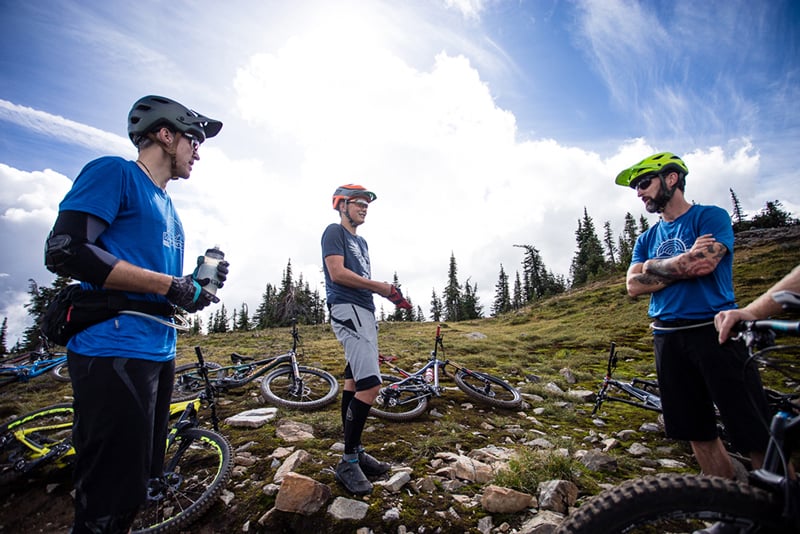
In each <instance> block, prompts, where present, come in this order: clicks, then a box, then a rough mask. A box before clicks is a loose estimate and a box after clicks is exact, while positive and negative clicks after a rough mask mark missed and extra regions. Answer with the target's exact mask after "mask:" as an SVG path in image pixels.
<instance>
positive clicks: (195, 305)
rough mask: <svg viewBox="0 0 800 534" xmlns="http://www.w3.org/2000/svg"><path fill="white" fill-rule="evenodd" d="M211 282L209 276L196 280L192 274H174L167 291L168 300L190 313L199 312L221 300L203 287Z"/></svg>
mask: <svg viewBox="0 0 800 534" xmlns="http://www.w3.org/2000/svg"><path fill="white" fill-rule="evenodd" d="M209 282H210V280H209V279H208V278H204V279H203V280H195V279H194V275H191V274H187V275H186V276H181V277H177V276H174V277H172V284H170V286H169V291H167V300H168V301H170V302H171V303H173V304H174V305H176V306H180V307H181V308H183V309H184V310H186V311H187V312H189V313H195V312H198V311H200V310H202V309H203V308H205V307H206V306H208V305H209V304H211V303H212V302H214V303H216V302H219V298H218V297H217V296H216V295H214V294H213V293H209V292H208V291H206V290H205V289H203V287H202V286H205V285H208V283H209Z"/></svg>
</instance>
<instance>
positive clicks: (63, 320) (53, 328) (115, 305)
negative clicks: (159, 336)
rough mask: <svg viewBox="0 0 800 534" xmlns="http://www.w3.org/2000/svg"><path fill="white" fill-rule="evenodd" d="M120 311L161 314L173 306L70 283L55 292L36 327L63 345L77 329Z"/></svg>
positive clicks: (170, 311)
mask: <svg viewBox="0 0 800 534" xmlns="http://www.w3.org/2000/svg"><path fill="white" fill-rule="evenodd" d="M122 311H135V312H139V313H146V314H148V315H160V316H163V317H171V316H173V315H175V307H174V306H173V305H172V304H168V303H166V302H150V301H144V300H133V299H130V298H128V296H127V295H125V294H124V293H122V292H121V291H106V290H101V289H83V288H81V285H80V284H70V285H68V286H66V287H64V288H63V289H61V290H60V291H59V292H58V293H56V295H55V296H54V297H53V299H52V300H51V301H50V303H49V304H48V305H47V309H46V310H45V312H44V314H43V315H42V319H41V321H40V324H39V327H40V328H41V330H42V333H43V334H44V335H45V337H47V339H48V340H50V341H51V342H53V343H55V344H57V345H61V346H62V347H64V346H66V345H67V341H69V340H70V338H71V337H72V336H74V335H75V334H77V333H78V332H81V331H83V330H85V329H87V328H89V327H90V326H92V325H94V324H97V323H101V322H103V321H107V320H108V319H113V318H114V317H116V316H117V315H119V314H120V312H122Z"/></svg>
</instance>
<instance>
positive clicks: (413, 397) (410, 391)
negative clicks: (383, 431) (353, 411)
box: [369, 374, 428, 421]
mask: <svg viewBox="0 0 800 534" xmlns="http://www.w3.org/2000/svg"><path fill="white" fill-rule="evenodd" d="M381 379H382V380H383V386H382V387H381V390H380V392H379V393H378V396H377V398H376V399H375V402H373V403H372V408H370V411H369V413H370V414H371V415H375V416H377V417H380V418H382V419H388V420H389V421H411V420H412V419H415V418H417V417H419V416H420V415H422V414H423V413H425V408H427V407H428V396H427V395H424V394H422V393H421V392H420V391H419V387H418V386H413V387H411V385H410V386H408V387H406V386H399V387H398V389H397V390H396V392H392V391H390V390H388V389H387V388H388V387H389V385H390V384H393V383H395V382H399V381H400V380H402V379H401V378H398V377H396V376H392V375H384V374H382V375H381ZM395 393H396V395H395ZM392 399H393V400H397V401H398V404H396V405H394V406H392V405H390V404H389V401H390V400H392Z"/></svg>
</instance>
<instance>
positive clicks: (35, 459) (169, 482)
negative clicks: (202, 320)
mask: <svg viewBox="0 0 800 534" xmlns="http://www.w3.org/2000/svg"><path fill="white" fill-rule="evenodd" d="M196 352H197V356H198V360H199V369H200V370H201V372H202V370H203V369H205V367H204V365H203V359H202V353H201V352H200V351H199V350H197V351H196ZM204 405H205V406H208V407H210V408H211V413H212V416H211V419H212V425H213V427H214V430H213V431H212V430H207V429H204V428H200V427H199V421H198V417H197V415H198V410H199V409H200V408H201V406H204ZM170 414H171V417H172V418H173V419H174V418H176V417H177V420H175V422H174V423H173V424H172V425H171V427H170V431H169V433H168V435H167V448H166V455H165V461H164V470H163V475H162V476H160V477H158V478H154V479H151V480H150V484H149V485H148V490H147V500H146V502H145V504H144V505H143V506H142V509H141V510H140V512H139V514H138V515H137V516H136V519H135V521H134V524H133V527H132V529H133V530H132V531H133V532H137V533H169V532H176V531H181V530H185V529H186V526H187V525H188V524H189V523H191V522H192V521H194V520H195V519H197V518H198V517H200V516H201V515H202V514H203V513H205V511H206V510H208V508H210V507H211V506H212V505H213V504H214V503H215V502H216V500H217V498H218V496H219V494H220V493H221V492H222V489H223V488H224V486H225V484H226V482H227V481H228V479H229V478H230V476H231V468H232V465H233V458H232V454H231V446H230V444H229V443H228V441H227V439H225V437H223V436H222V435H221V434H219V432H218V431H219V429H218V419H217V416H216V397H215V396H214V394H213V389H212V388H211V386H210V384H209V383H207V384H206V388H205V391H204V392H203V393H202V394H201V395H199V396H197V397H196V398H194V399H192V400H188V401H182V402H173V403H172V405H170ZM73 418H74V412H73V408H72V405H70V404H56V405H53V406H48V407H47V408H43V409H41V410H37V411H35V412H31V413H29V414H26V415H23V416H21V417H18V418H16V419H14V420H13V421H10V422H8V423H6V424H4V425H3V426H2V427H0V490H2V491H3V493H5V492H7V491H11V490H13V489H14V486H13V484H14V482H16V481H18V480H19V479H20V478H21V477H23V476H25V475H27V474H28V473H31V472H33V471H34V470H37V469H43V468H45V467H46V466H50V467H54V468H64V467H67V466H70V465H71V463H72V460H73V459H74V456H75V449H74V448H73V446H72V422H73ZM120 461H121V462H124V461H125V458H124V457H121V458H120Z"/></svg>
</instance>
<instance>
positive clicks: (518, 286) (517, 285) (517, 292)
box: [511, 271, 525, 310]
mask: <svg viewBox="0 0 800 534" xmlns="http://www.w3.org/2000/svg"><path fill="white" fill-rule="evenodd" d="M524 304H525V300H524V299H523V296H522V282H521V281H520V279H519V271H517V275H516V278H515V279H514V296H513V297H512V300H511V307H512V308H513V309H515V310H519V309H521V308H522V306H523V305H524Z"/></svg>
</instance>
